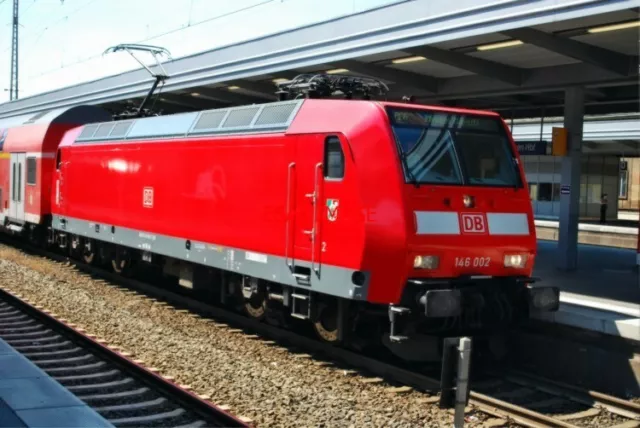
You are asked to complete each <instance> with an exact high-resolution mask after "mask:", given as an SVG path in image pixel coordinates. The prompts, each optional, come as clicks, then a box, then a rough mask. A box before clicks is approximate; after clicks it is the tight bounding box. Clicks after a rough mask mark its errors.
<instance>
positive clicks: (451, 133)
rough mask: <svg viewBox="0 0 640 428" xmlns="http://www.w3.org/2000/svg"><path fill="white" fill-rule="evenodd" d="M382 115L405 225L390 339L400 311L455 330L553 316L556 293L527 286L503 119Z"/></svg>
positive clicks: (514, 163) (510, 146)
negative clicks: (536, 313) (535, 313)
mask: <svg viewBox="0 0 640 428" xmlns="http://www.w3.org/2000/svg"><path fill="white" fill-rule="evenodd" d="M386 113H387V115H388V118H389V123H390V127H391V130H392V135H393V138H394V140H395V143H396V145H397V151H398V158H399V162H400V164H401V167H402V173H403V175H404V177H403V179H404V183H403V184H404V185H403V187H404V190H403V191H404V201H405V207H406V212H405V218H406V228H407V230H406V236H407V259H406V269H407V272H408V274H407V285H406V286H405V289H404V292H403V296H402V298H401V303H400V305H398V307H395V306H393V305H392V306H391V307H390V318H391V323H392V328H391V338H392V340H393V338H394V337H399V336H398V335H397V333H396V332H395V331H394V330H396V328H395V327H396V326H395V325H394V324H395V321H396V318H397V317H398V316H399V315H402V314H403V313H405V312H407V313H408V312H414V313H415V312H418V313H420V318H421V319H422V320H423V321H424V319H425V318H426V319H427V321H428V320H431V321H436V320H438V319H439V320H444V319H447V318H448V319H452V318H456V319H458V321H464V322H460V324H459V325H460V326H461V327H462V330H465V329H466V328H467V327H469V328H474V327H478V326H484V325H485V324H492V323H494V324H495V323H497V324H498V325H504V324H505V321H508V320H513V319H520V318H522V319H526V317H527V316H528V314H529V312H530V311H531V310H543V311H549V310H551V311H553V310H557V307H558V303H559V292H558V289H557V288H552V287H544V288H541V287H533V286H532V285H531V284H532V283H533V282H534V280H533V278H531V273H532V270H533V265H534V260H535V256H536V233H535V225H534V222H533V213H532V207H531V202H530V200H529V193H528V189H527V185H526V179H525V176H524V174H523V172H522V168H521V167H520V162H519V158H518V155H517V151H516V149H515V144H514V143H513V141H512V139H511V137H510V134H509V132H508V129H507V128H506V125H505V123H504V121H503V120H502V119H501V118H500V117H499V116H498V115H495V114H492V113H483V112H470V113H465V112H461V111H460V110H455V111H453V110H451V111H448V110H446V109H442V110H427V109H421V108H419V107H415V108H414V107H412V106H406V105H404V106H403V105H387V106H386ZM461 315H464V320H460V317H461ZM426 324H427V325H428V326H432V325H433V323H428V322H427V323H426ZM427 329H428V328H427Z"/></svg>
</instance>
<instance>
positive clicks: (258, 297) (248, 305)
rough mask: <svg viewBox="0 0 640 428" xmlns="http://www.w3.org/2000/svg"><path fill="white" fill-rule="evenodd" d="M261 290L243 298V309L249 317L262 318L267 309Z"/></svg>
mask: <svg viewBox="0 0 640 428" xmlns="http://www.w3.org/2000/svg"><path fill="white" fill-rule="evenodd" d="M265 297H266V296H265V295H264V292H263V291H262V290H260V291H258V292H256V293H252V294H251V297H249V298H248V299H245V302H244V309H245V311H246V312H247V314H248V315H249V316H250V317H251V318H255V319H258V320H262V319H263V318H264V317H265V313H266V311H267V299H266V298H265Z"/></svg>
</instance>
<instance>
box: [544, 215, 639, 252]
mask: <svg viewBox="0 0 640 428" xmlns="http://www.w3.org/2000/svg"><path fill="white" fill-rule="evenodd" d="M535 225H536V235H537V236H538V239H542V240H551V241H557V240H558V232H559V223H558V221H557V220H553V219H545V218H540V217H536V219H535ZM578 242H579V243H580V244H591V245H602V246H606V247H615V248H628V249H632V250H637V248H638V221H635V220H628V219H619V220H610V221H607V223H605V224H600V222H599V221H598V220H596V219H593V220H589V219H581V220H580V224H579V225H578Z"/></svg>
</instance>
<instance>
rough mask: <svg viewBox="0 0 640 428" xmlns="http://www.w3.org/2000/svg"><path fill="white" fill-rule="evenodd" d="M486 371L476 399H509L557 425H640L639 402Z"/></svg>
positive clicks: (619, 427)
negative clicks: (486, 397) (546, 417)
mask: <svg viewBox="0 0 640 428" xmlns="http://www.w3.org/2000/svg"><path fill="white" fill-rule="evenodd" d="M483 374H484V375H485V376H484V377H485V378H484V379H483V380H482V381H480V382H474V383H473V384H472V385H473V389H474V393H472V396H475V397H476V399H477V398H482V397H484V396H491V397H493V398H497V399H500V400H503V401H507V402H509V403H511V404H512V405H513V406H516V407H519V408H525V409H528V410H530V411H533V412H535V413H538V414H545V415H547V416H549V417H551V418H553V419H554V421H555V424H556V425H555V426H561V427H582V426H598V427H603V428H604V427H616V428H634V427H640V404H638V403H634V402H632V401H628V400H623V399H620V398H618V397H614V396H611V395H608V394H602V393H599V392H596V391H590V390H586V389H583V388H579V387H575V386H572V385H568V384H565V383H562V382H556V381H553V380H550V379H545V378H542V377H539V376H535V375H530V374H528V373H523V372H519V371H515V370H506V371H501V372H500V373H498V372H485V373H483ZM541 422H542V421H541ZM541 426H544V425H541Z"/></svg>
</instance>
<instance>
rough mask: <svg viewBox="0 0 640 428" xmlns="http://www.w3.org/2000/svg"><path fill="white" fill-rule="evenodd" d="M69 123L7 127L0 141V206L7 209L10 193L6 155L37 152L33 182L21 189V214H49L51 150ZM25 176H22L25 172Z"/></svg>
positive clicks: (8, 164) (55, 146)
mask: <svg viewBox="0 0 640 428" xmlns="http://www.w3.org/2000/svg"><path fill="white" fill-rule="evenodd" d="M74 126H77V125H73V124H52V123H36V124H30V125H22V126H17V127H14V128H10V129H9V131H8V133H7V137H6V139H5V142H4V147H3V150H2V157H1V159H0V189H1V190H2V199H3V200H2V209H8V208H9V199H10V197H11V195H10V174H11V172H10V154H11V153H31V154H39V155H40V157H38V158H36V184H35V185H30V184H27V185H26V186H25V189H24V211H25V214H34V215H37V216H40V218H41V221H40V222H42V221H43V217H44V216H45V215H49V214H51V194H52V188H51V185H52V183H53V171H54V166H55V159H54V156H55V153H56V150H57V148H58V145H59V144H60V141H61V139H62V137H63V136H64V135H65V133H66V132H67V131H68V130H69V129H71V128H72V127H74ZM25 177H26V175H25Z"/></svg>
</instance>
